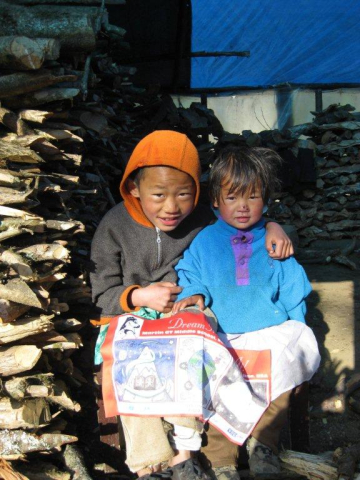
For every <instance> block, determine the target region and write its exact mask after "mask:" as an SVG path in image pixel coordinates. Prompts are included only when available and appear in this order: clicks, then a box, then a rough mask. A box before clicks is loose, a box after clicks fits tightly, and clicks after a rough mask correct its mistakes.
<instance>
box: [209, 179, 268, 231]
mask: <svg viewBox="0 0 360 480" xmlns="http://www.w3.org/2000/svg"><path fill="white" fill-rule="evenodd" d="M230 187H231V184H230V183H229V182H227V183H225V184H223V185H222V186H221V196H220V202H217V201H215V202H214V207H216V208H218V209H219V213H220V215H221V218H222V219H223V220H224V221H225V222H226V223H227V224H229V225H231V226H232V227H235V228H237V229H239V230H246V229H248V228H250V227H252V226H253V225H255V223H257V222H258V221H259V220H260V219H261V217H262V214H263V208H264V201H263V199H262V196H261V188H260V185H258V186H256V187H255V188H249V189H248V190H247V191H246V192H245V193H243V194H242V193H238V192H236V191H235V192H231V193H229V190H230Z"/></svg>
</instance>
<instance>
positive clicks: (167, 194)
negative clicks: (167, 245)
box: [129, 167, 196, 232]
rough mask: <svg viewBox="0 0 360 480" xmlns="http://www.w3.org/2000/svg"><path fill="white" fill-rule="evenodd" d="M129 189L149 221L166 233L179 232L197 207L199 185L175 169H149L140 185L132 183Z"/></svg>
mask: <svg viewBox="0 0 360 480" xmlns="http://www.w3.org/2000/svg"><path fill="white" fill-rule="evenodd" d="M129 190H130V193H131V195H132V196H133V197H135V198H138V199H139V201H140V203H141V207H142V210H143V212H144V214H145V215H146V217H147V219H148V220H150V222H151V223H152V224H153V225H154V226H155V227H158V228H159V229H160V230H162V231H164V232H171V231H172V230H175V228H176V227H177V226H178V225H179V224H180V223H181V222H182V221H183V220H184V219H185V218H186V217H187V216H188V215H189V214H190V213H191V212H192V210H193V208H194V203H195V193H196V187H195V182H194V180H193V179H192V178H191V177H190V175H188V174H187V173H185V172H181V171H180V170H176V169H175V168H170V167H148V168H145V169H144V172H143V175H142V176H141V177H140V180H139V185H138V186H137V185H136V184H135V183H134V182H131V181H130V184H129Z"/></svg>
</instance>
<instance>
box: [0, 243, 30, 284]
mask: <svg viewBox="0 0 360 480" xmlns="http://www.w3.org/2000/svg"><path fill="white" fill-rule="evenodd" d="M0 262H1V263H4V264H5V265H8V266H10V267H11V268H12V269H13V270H15V272H16V273H17V274H18V275H19V276H20V277H21V278H26V279H29V278H31V277H32V276H33V274H34V272H33V270H32V268H31V267H30V265H28V263H27V262H26V261H25V260H24V259H23V257H22V256H21V255H19V254H17V253H15V252H13V251H12V250H11V249H10V248H9V249H7V250H5V249H3V248H1V247H0Z"/></svg>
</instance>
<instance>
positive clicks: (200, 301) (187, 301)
mask: <svg viewBox="0 0 360 480" xmlns="http://www.w3.org/2000/svg"><path fill="white" fill-rule="evenodd" d="M193 305H197V306H198V307H199V309H200V310H204V309H205V303H204V297H203V296H202V295H191V297H187V298H183V299H182V300H180V301H179V302H176V303H175V304H174V306H173V309H172V313H178V312H180V310H184V308H186V307H191V306H193Z"/></svg>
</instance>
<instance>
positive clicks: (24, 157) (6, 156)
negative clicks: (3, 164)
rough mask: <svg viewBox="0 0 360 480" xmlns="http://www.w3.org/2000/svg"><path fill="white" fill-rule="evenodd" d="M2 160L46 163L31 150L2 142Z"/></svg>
mask: <svg viewBox="0 0 360 480" xmlns="http://www.w3.org/2000/svg"><path fill="white" fill-rule="evenodd" d="M0 160H10V161H11V162H16V163H35V164H36V163H44V160H43V159H42V158H41V157H40V156H39V155H38V154H37V153H35V152H34V151H32V150H30V149H29V148H23V147H20V146H18V145H13V144H10V143H6V142H4V141H3V140H0Z"/></svg>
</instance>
